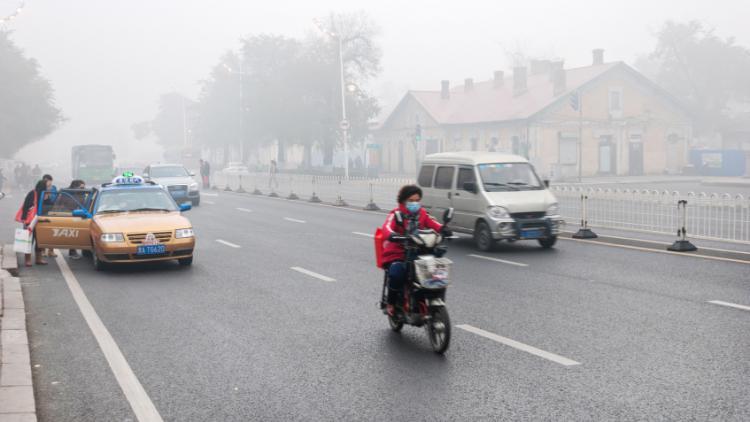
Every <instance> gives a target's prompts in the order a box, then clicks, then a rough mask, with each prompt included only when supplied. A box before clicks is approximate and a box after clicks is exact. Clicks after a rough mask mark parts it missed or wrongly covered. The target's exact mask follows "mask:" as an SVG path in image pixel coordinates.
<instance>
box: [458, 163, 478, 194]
mask: <svg viewBox="0 0 750 422" xmlns="http://www.w3.org/2000/svg"><path fill="white" fill-rule="evenodd" d="M466 182H476V177H474V169H470V168H465V167H462V168H459V169H458V180H456V189H460V190H463V188H464V183H466Z"/></svg>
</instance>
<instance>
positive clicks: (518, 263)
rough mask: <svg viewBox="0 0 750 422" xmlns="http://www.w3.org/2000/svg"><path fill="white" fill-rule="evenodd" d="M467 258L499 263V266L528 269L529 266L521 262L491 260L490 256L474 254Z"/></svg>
mask: <svg viewBox="0 0 750 422" xmlns="http://www.w3.org/2000/svg"><path fill="white" fill-rule="evenodd" d="M469 256H470V257H472V258H478V259H484V260H487V261H493V262H499V263H501V264H508V265H515V266H517V267H528V266H529V264H524V263H522V262H514V261H506V260H504V259H498V258H493V257H491V256H483V255H475V254H469Z"/></svg>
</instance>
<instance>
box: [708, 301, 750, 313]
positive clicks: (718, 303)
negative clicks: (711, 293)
mask: <svg viewBox="0 0 750 422" xmlns="http://www.w3.org/2000/svg"><path fill="white" fill-rule="evenodd" d="M708 303H712V304H714V305H719V306H726V307H727V308H734V309H741V310H743V311H750V306H745V305H738V304H736V303H732V302H724V301H723V300H709V301H708Z"/></svg>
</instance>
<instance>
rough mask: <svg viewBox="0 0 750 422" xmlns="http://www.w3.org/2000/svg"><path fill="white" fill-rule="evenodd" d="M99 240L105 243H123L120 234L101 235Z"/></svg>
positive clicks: (123, 239) (122, 237)
mask: <svg viewBox="0 0 750 422" xmlns="http://www.w3.org/2000/svg"><path fill="white" fill-rule="evenodd" d="M99 239H100V240H101V241H102V242H105V243H112V242H124V241H125V236H123V235H122V233H102V235H101V237H100V238H99Z"/></svg>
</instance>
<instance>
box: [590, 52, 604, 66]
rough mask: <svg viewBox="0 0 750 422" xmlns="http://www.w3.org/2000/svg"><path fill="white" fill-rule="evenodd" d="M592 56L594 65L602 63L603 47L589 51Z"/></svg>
mask: <svg viewBox="0 0 750 422" xmlns="http://www.w3.org/2000/svg"><path fill="white" fill-rule="evenodd" d="M591 53H592V54H593V56H594V66H598V65H601V64H604V49H603V48H597V49H595V50H593V51H592V52H591Z"/></svg>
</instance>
